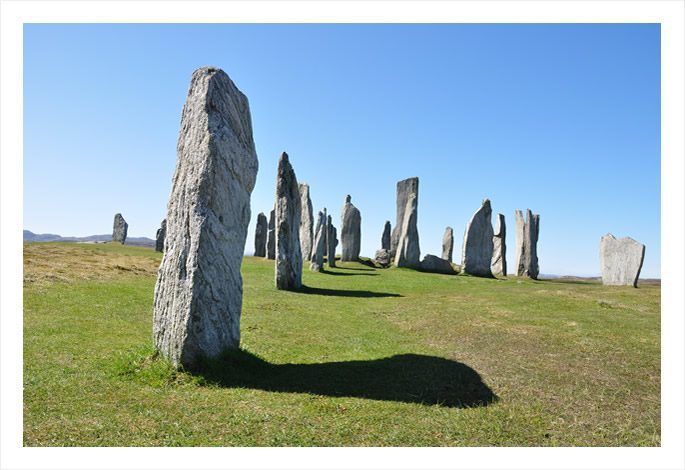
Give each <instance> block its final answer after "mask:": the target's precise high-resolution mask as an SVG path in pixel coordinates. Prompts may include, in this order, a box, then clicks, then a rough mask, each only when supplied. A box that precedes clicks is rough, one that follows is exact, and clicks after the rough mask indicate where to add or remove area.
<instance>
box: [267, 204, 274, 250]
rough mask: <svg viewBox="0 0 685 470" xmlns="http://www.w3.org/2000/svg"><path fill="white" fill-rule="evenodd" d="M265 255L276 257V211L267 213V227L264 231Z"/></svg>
mask: <svg viewBox="0 0 685 470" xmlns="http://www.w3.org/2000/svg"><path fill="white" fill-rule="evenodd" d="M266 257H267V259H276V211H275V210H273V211H271V213H270V214H269V229H268V230H267V232H266Z"/></svg>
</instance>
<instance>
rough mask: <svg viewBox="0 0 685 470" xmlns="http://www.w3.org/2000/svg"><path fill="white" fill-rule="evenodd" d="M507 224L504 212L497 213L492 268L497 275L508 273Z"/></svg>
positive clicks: (493, 237)
mask: <svg viewBox="0 0 685 470" xmlns="http://www.w3.org/2000/svg"><path fill="white" fill-rule="evenodd" d="M506 238H507V226H506V223H505V221H504V214H497V224H496V225H495V232H494V234H493V236H492V263H491V264H490V269H491V270H492V274H493V275H495V276H506V275H507V243H506Z"/></svg>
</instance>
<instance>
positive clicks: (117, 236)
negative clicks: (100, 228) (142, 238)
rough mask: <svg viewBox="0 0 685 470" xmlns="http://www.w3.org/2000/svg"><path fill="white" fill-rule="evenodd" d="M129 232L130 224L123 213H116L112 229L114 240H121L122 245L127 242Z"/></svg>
mask: <svg viewBox="0 0 685 470" xmlns="http://www.w3.org/2000/svg"><path fill="white" fill-rule="evenodd" d="M127 233H128V224H127V223H126V221H125V220H124V218H123V217H122V215H121V214H115V215H114V228H113V229H112V241H113V242H119V243H121V244H122V245H123V244H124V243H125V242H126V234H127Z"/></svg>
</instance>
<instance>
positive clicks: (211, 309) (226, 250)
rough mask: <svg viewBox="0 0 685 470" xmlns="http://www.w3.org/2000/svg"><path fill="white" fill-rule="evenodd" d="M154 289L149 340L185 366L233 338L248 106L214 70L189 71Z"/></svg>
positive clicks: (252, 159)
mask: <svg viewBox="0 0 685 470" xmlns="http://www.w3.org/2000/svg"><path fill="white" fill-rule="evenodd" d="M177 153H178V158H177V161H176V170H175V172H174V177H173V180H172V189H171V196H170V197H169V203H168V205H167V237H166V247H165V248H166V251H165V252H164V256H163V258H162V263H161V265H160V268H159V274H158V277H157V284H156V286H155V293H154V314H153V327H152V331H153V337H154V344H155V346H156V348H157V349H158V350H159V351H160V352H161V354H162V355H163V356H164V357H166V358H168V359H170V360H171V361H172V363H173V364H174V365H176V366H178V365H179V364H182V365H183V366H185V367H189V368H190V367H193V366H194V365H197V363H198V361H200V360H201V358H203V357H210V358H211V357H216V356H218V355H220V354H221V353H223V352H224V351H225V350H226V349H229V348H238V346H239V343H240V310H241V307H242V299H243V286H242V278H241V276H240V264H241V262H242V259H243V249H244V247H245V239H246V237H247V226H248V224H249V222H250V194H251V193H252V189H253V188H254V184H255V179H256V176H257V167H258V163H257V154H256V152H255V146H254V141H253V138H252V123H251V117H250V108H249V104H248V101H247V98H246V97H245V95H243V94H242V93H241V92H240V90H238V88H236V86H235V85H234V84H233V82H232V81H231V79H230V78H229V77H228V75H226V73H224V72H223V71H222V70H220V69H217V68H213V67H203V68H200V69H198V70H196V71H195V72H194V73H193V76H192V80H191V83H190V90H189V91H188V96H187V98H186V102H185V105H184V106H183V113H182V117H181V131H180V135H179V138H178V145H177Z"/></svg>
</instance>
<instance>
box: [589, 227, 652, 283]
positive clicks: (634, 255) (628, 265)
mask: <svg viewBox="0 0 685 470" xmlns="http://www.w3.org/2000/svg"><path fill="white" fill-rule="evenodd" d="M644 259H645V246H644V245H643V244H642V243H640V242H637V241H635V240H633V239H632V238H630V237H624V238H619V239H616V237H614V236H613V235H612V234H610V233H607V234H606V235H604V236H603V237H602V239H601V240H600V242H599V264H600V268H601V270H602V284H604V285H606V286H633V287H637V280H638V278H639V277H640V270H642V262H643V261H644Z"/></svg>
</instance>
